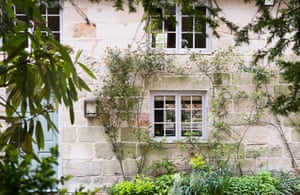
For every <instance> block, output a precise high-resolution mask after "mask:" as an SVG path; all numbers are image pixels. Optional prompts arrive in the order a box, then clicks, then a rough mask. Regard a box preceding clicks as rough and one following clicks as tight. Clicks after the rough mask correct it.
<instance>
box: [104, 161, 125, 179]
mask: <svg viewBox="0 0 300 195" xmlns="http://www.w3.org/2000/svg"><path fill="white" fill-rule="evenodd" d="M102 165H103V176H122V171H121V168H120V164H119V161H118V160H104V161H102Z"/></svg>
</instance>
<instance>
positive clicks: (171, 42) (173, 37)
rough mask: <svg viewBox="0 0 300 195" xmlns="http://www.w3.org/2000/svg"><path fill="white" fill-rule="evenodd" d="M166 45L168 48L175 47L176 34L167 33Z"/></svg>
mask: <svg viewBox="0 0 300 195" xmlns="http://www.w3.org/2000/svg"><path fill="white" fill-rule="evenodd" d="M167 47H168V48H175V47H176V34H175V33H168V40H167Z"/></svg>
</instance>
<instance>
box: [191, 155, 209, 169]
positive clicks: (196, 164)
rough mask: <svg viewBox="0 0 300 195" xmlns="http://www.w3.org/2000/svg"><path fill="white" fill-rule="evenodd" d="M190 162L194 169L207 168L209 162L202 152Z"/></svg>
mask: <svg viewBox="0 0 300 195" xmlns="http://www.w3.org/2000/svg"><path fill="white" fill-rule="evenodd" d="M190 164H191V165H192V167H193V169H205V168H207V163H206V161H205V160H204V159H203V156H202V155H201V154H198V155H197V156H195V157H194V158H191V160H190Z"/></svg>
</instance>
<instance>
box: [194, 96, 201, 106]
mask: <svg viewBox="0 0 300 195" xmlns="http://www.w3.org/2000/svg"><path fill="white" fill-rule="evenodd" d="M192 107H193V108H198V109H201V108H202V97H201V96H193V100H192Z"/></svg>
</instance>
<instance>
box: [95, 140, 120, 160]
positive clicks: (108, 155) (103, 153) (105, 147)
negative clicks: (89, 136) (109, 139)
mask: <svg viewBox="0 0 300 195" xmlns="http://www.w3.org/2000/svg"><path fill="white" fill-rule="evenodd" d="M94 148H95V153H96V158H99V159H112V158H114V157H115V156H116V155H115V153H114V151H113V148H112V145H111V143H97V144H95V145H94Z"/></svg>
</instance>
